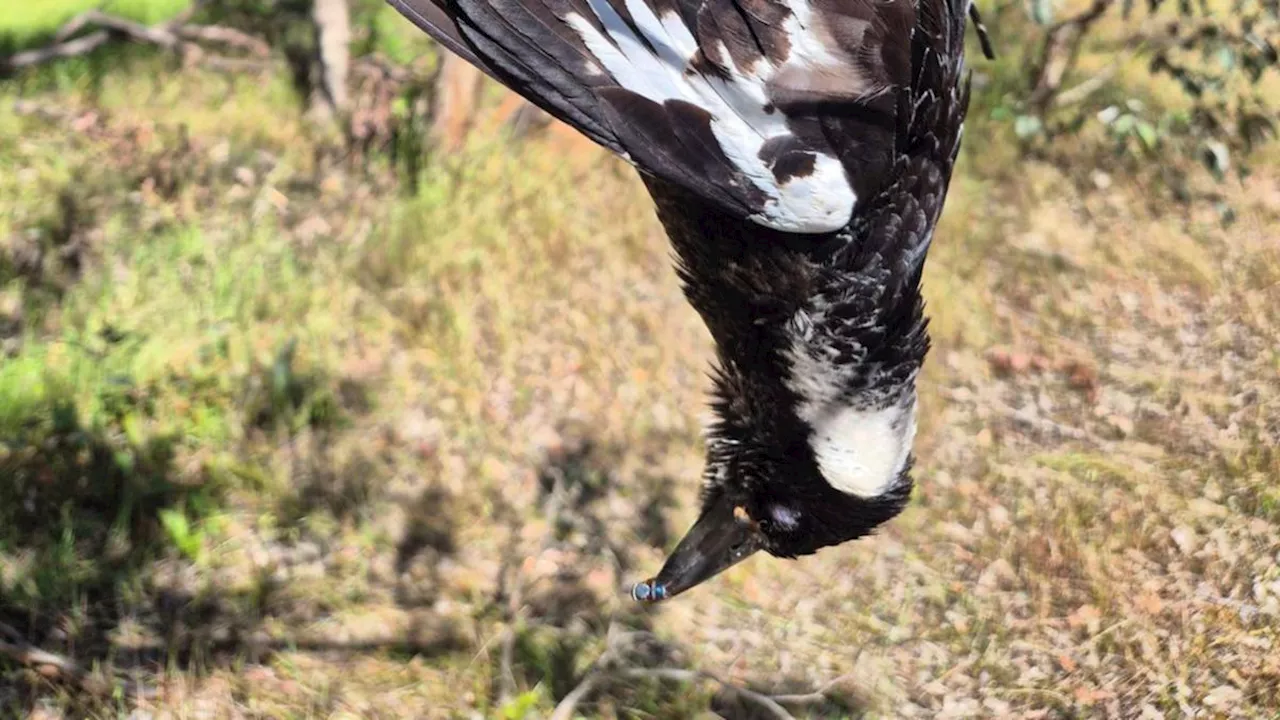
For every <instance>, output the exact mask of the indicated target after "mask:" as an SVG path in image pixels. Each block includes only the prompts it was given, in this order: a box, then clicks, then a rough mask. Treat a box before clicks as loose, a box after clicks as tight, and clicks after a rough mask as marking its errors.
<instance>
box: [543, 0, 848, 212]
mask: <svg viewBox="0 0 1280 720" xmlns="http://www.w3.org/2000/svg"><path fill="white" fill-rule="evenodd" d="M588 4H589V5H590V7H591V9H592V11H593V12H594V13H595V14H596V16H597V17H598V18H599V19H600V24H601V25H602V26H603V27H604V30H605V32H604V33H601V32H600V31H599V30H597V29H596V27H595V26H594V25H593V24H592V23H590V22H588V21H587V20H586V18H584V17H582V16H581V15H578V14H576V13H571V14H569V15H567V16H566V17H565V18H564V21H565V23H567V24H568V25H569V27H571V28H573V30H574V31H575V32H577V33H578V35H579V36H581V37H582V40H583V42H584V43H585V44H586V46H587V49H589V50H590V51H591V53H592V54H593V55H595V57H596V59H597V60H598V61H599V63H600V64H601V65H602V66H604V68H605V69H606V70H607V71H608V72H609V74H610V75H612V76H613V78H614V79H615V80H616V81H617V83H618V84H619V85H620V86H622V87H623V88H625V89H627V90H630V91H631V92H634V93H636V94H638V95H641V96H643V97H645V98H646V99H648V100H651V101H653V102H656V103H662V102H665V101H667V100H683V101H685V102H688V103H692V104H694V105H697V106H698V107H701V108H703V109H704V110H706V111H707V112H708V113H710V114H711V117H712V121H711V129H712V132H713V133H714V135H715V138H716V141H717V142H718V143H719V145H720V148H721V150H722V151H723V152H724V154H725V157H727V158H728V159H729V161H730V162H732V163H733V164H734V165H735V166H736V167H737V169H738V170H739V171H740V172H741V173H742V174H743V175H744V176H745V177H746V178H747V179H748V180H749V181H750V182H751V183H752V184H754V185H755V186H756V187H757V188H758V189H759V190H760V191H761V192H763V193H764V194H765V196H766V197H767V198H768V199H767V201H766V202H765V204H764V207H763V209H762V210H761V211H760V212H759V213H757V214H755V215H752V216H751V217H750V219H751V220H752V221H754V222H756V223H759V224H761V225H764V226H766V227H770V228H773V229H775V230H782V231H787V232H801V233H819V232H832V231H835V230H839V229H840V228H842V227H844V226H845V225H847V224H848V223H849V220H850V218H851V217H852V216H853V208H854V204H855V203H856V202H857V196H856V195H855V194H854V191H853V188H852V187H851V186H850V184H849V180H848V177H847V176H846V174H845V170H844V166H843V165H841V163H840V161H839V160H838V159H836V158H835V157H833V156H831V155H829V154H825V153H821V152H815V153H814V156H815V162H814V167H813V171H812V172H811V173H809V174H808V175H804V176H797V177H788V178H787V179H786V181H785V182H779V180H778V179H777V178H776V177H775V175H774V173H773V171H772V170H771V169H770V168H769V167H768V165H767V164H766V163H765V161H764V160H762V159H761V157H760V151H761V149H762V148H763V147H764V145H765V143H766V142H767V141H768V140H770V139H772V138H776V137H781V136H786V135H791V134H792V132H791V130H790V129H789V128H788V127H787V119H786V115H785V114H784V113H782V112H781V111H777V110H773V111H772V112H770V111H769V107H770V102H769V99H768V97H767V92H766V89H767V86H768V82H769V81H770V79H772V78H773V77H775V76H776V75H777V74H778V73H780V72H784V71H785V72H788V74H791V73H795V74H797V75H801V76H804V75H809V74H814V73H817V74H819V75H820V74H822V68H823V67H832V66H835V65H837V64H838V60H837V58H835V57H834V56H832V55H831V52H830V50H829V49H828V47H827V45H826V44H824V43H823V41H822V37H821V35H820V33H819V32H817V26H816V24H815V23H814V18H813V8H812V7H811V6H810V5H809V3H808V1H807V0H795V1H794V2H791V3H789V7H790V9H791V12H792V14H791V16H790V17H788V18H787V19H786V21H785V24H784V29H785V31H786V34H787V37H788V39H789V41H790V47H791V51H790V56H789V57H788V58H787V60H786V62H784V63H782V64H780V65H779V64H775V63H773V62H771V61H770V60H769V58H768V57H762V58H760V59H759V60H758V61H757V62H755V63H752V64H751V66H750V67H746V68H742V67H738V66H737V64H736V63H735V62H734V61H733V59H732V58H731V57H730V55H729V53H728V51H727V50H726V49H725V48H723V47H721V48H719V49H720V53H719V54H720V56H722V57H723V58H724V59H725V60H724V63H725V65H726V67H727V69H728V71H729V78H728V79H727V80H726V79H724V78H721V77H717V76H712V75H706V74H702V73H697V72H688V73H687V72H685V70H686V68H688V67H689V64H690V62H691V61H692V60H693V59H694V57H695V55H696V53H697V52H698V42H697V40H696V39H695V38H694V36H693V34H692V33H691V32H690V31H689V28H688V27H686V26H685V24H684V21H683V20H682V19H681V18H680V17H679V15H678V14H677V13H675V12H674V11H669V12H665V13H663V16H662V17H661V18H659V17H658V16H657V15H655V13H654V11H653V9H652V8H651V7H650V6H649V4H648V3H647V2H645V1H644V0H626V7H627V10H628V12H629V13H630V14H631V18H632V20H633V21H634V22H635V26H636V28H637V29H638V30H639V32H640V34H641V35H643V37H644V40H643V41H642V40H641V39H640V38H639V37H637V36H636V33H635V31H634V30H633V29H632V28H631V27H630V26H629V25H628V24H627V23H626V22H625V21H623V19H622V18H621V17H620V16H619V15H618V13H617V11H616V10H614V8H613V7H612V6H611V5H610V4H609V3H608V2H607V1H606V0H588ZM606 35H607V37H606ZM646 43H647V45H646ZM650 47H652V48H653V50H650V49H649V48H650Z"/></svg>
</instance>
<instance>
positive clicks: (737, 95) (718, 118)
mask: <svg viewBox="0 0 1280 720" xmlns="http://www.w3.org/2000/svg"><path fill="white" fill-rule="evenodd" d="M389 2H390V3H391V4H392V5H393V6H395V7H396V9H398V10H399V11H400V12H401V13H403V14H404V15H405V16H406V17H408V18H409V19H410V20H412V21H413V22H414V23H416V24H417V25H418V26H419V27H420V28H422V29H423V30H425V31H426V32H427V33H428V34H430V35H431V36H432V37H434V38H435V39H436V40H438V41H439V42H440V43H442V44H443V45H444V46H445V47H447V48H448V49H450V50H452V51H453V52H455V53H457V54H458V55H460V56H461V57H463V58H464V59H466V60H467V61H468V62H471V63H472V64H475V65H477V66H479V67H480V68H481V69H483V70H484V71H486V72H487V73H488V74H490V75H492V76H493V77H494V78H496V79H497V80H499V81H500V82H502V83H503V84H505V85H507V86H508V87H510V88H511V89H513V90H515V91H516V92H518V93H519V94H521V95H523V96H524V97H526V98H528V99H529V100H530V101H532V102H533V103H535V104H537V105H538V106H540V107H542V108H543V109H545V110H547V111H548V112H550V113H551V114H552V115H554V116H556V117H557V118H559V119H560V120H563V121H565V122H567V123H569V124H570V125H573V126H574V127H576V128H577V129H578V130H580V131H582V132H583V133H584V134H586V135H587V136H588V137H590V138H591V139H592V140H595V141H596V142H598V143H600V144H601V145H604V146H605V147H607V148H609V149H611V150H613V151H614V152H617V153H619V154H620V155H622V156H623V157H625V158H627V159H628V160H629V161H631V162H632V163H633V164H635V165H636V166H637V167H638V168H639V169H640V170H641V171H643V172H646V173H649V174H651V175H653V176H656V177H658V178H661V179H663V180H666V181H669V182H672V183H675V184H677V185H679V186H682V187H683V188H685V189H686V190H688V191H690V192H692V193H695V194H696V195H698V196H700V197H702V198H704V199H705V200H706V201H708V202H711V203H713V204H715V205H717V206H719V207H720V208H721V209H723V210H725V211H728V212H730V213H733V214H735V215H737V216H738V217H742V218H746V219H749V220H752V221H754V222H756V223H758V224H760V225H763V226H765V227H770V228H774V229H777V230H783V231H789V232H798V233H821V232H830V231H834V230H838V229H840V228H842V227H844V226H845V225H847V224H848V223H849V221H850V218H851V217H852V216H853V213H854V210H855V206H856V205H857V203H858V202H859V200H860V199H868V198H870V196H871V195H873V194H874V193H875V192H877V191H878V190H879V189H880V188H881V187H883V185H884V183H885V180H886V177H887V175H888V173H889V172H890V170H891V168H892V165H893V161H894V157H895V154H896V148H895V144H896V143H898V142H899V141H900V137H901V132H900V131H901V129H902V116H903V114H904V113H909V112H910V98H908V97H907V96H908V95H909V86H910V84H911V82H912V33H913V28H914V27H915V25H916V7H915V3H914V2H913V0H389Z"/></svg>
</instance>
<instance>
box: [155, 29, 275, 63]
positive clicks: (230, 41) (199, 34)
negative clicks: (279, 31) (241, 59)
mask: <svg viewBox="0 0 1280 720" xmlns="http://www.w3.org/2000/svg"><path fill="white" fill-rule="evenodd" d="M174 32H175V33H176V34H177V35H178V36H179V37H182V38H186V39H188V40H203V41H205V42H211V43H220V44H222V45H228V46H230V47H234V48H240V49H242V50H245V51H247V52H250V53H253V54H254V55H257V56H258V57H266V56H268V55H270V54H271V46H270V45H268V44H267V42H266V41H265V40H263V39H262V38H256V37H254V36H252V35H250V34H248V33H245V32H241V31H239V30H236V29H235V28H229V27H225V26H223V25H180V26H178V27H176V28H174Z"/></svg>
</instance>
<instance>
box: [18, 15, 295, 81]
mask: <svg viewBox="0 0 1280 720" xmlns="http://www.w3.org/2000/svg"><path fill="white" fill-rule="evenodd" d="M190 12H193V10H189V11H187V12H184V13H182V14H181V15H179V16H178V17H176V18H174V19H173V20H170V21H169V22H165V23H160V24H158V25H143V24H141V23H137V22H134V21H132V20H128V19H126V18H122V17H119V16H116V15H108V14H106V13H104V12H101V11H98V10H89V11H87V12H83V13H80V14H79V15H76V16H75V17H73V18H71V19H70V20H68V21H67V22H66V23H64V24H63V26H62V27H61V28H59V29H58V31H57V32H56V33H54V36H53V43H52V44H50V45H48V46H46V47H42V48H36V49H34V50H27V51H24V52H20V53H16V54H14V55H11V56H9V57H8V58H4V59H0V69H3V70H9V71H13V70H17V69H19V68H24V67H30V66H32V65H39V64H40V63H44V62H48V61H50V60H56V59H60V58H69V57H76V56H79V55H85V54H87V53H89V52H92V51H93V50H95V49H97V48H98V47H100V46H102V45H103V44H104V43H106V42H107V41H108V40H111V39H112V38H117V37H123V38H127V39H129V40H131V41H133V42H138V43H146V44H150V45H156V46H158V47H162V48H165V49H168V50H174V51H177V52H179V53H181V54H182V55H183V56H184V57H197V58H201V59H203V60H204V61H205V62H207V63H208V64H209V65H211V66H214V67H217V68H219V69H257V68H260V67H261V66H262V63H261V62H260V60H261V59H265V58H266V57H268V56H269V55H270V54H271V47H270V46H269V45H268V44H267V43H266V41H264V40H262V39H260V38H257V37H254V36H252V35H249V34H248V33H245V32H242V31H240V30H236V29H235V28H230V27H224V26H222V25H188V24H186V19H187V18H188V17H189V16H190ZM87 28H97V29H96V30H94V31H93V32H91V33H89V34H87V35H80V36H79V37H76V35H77V34H78V33H80V32H81V31H83V30H85V29H87ZM197 41H198V42H204V43H211V44H217V45H224V46H227V47H231V48H236V49H239V50H242V51H244V52H247V53H249V54H251V55H253V56H254V57H256V58H259V60H258V61H255V60H246V59H244V58H234V57H221V56H216V55H206V54H205V53H204V52H203V51H202V50H201V49H200V48H199V46H198V45H197V44H196V43H197Z"/></svg>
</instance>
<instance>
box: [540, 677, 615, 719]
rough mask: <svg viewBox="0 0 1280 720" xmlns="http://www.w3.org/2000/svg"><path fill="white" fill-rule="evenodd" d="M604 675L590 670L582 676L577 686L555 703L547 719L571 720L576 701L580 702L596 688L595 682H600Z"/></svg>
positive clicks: (576, 706)
mask: <svg viewBox="0 0 1280 720" xmlns="http://www.w3.org/2000/svg"><path fill="white" fill-rule="evenodd" d="M604 675H605V673H604V672H602V671H599V670H592V671H591V672H589V673H587V676H586V677H584V678H582V682H580V683H578V686H577V687H575V688H574V689H572V690H570V691H569V694H568V695H565V696H564V697H563V698H561V700H560V702H559V703H557V704H556V709H555V710H554V711H553V712H552V713H551V717H550V718H549V720H571V719H572V718H573V711H574V710H577V709H578V703H580V702H582V700H583V699H584V698H586V697H587V695H588V694H590V693H591V691H592V690H595V689H596V683H598V682H600V680H601V678H603V677H604Z"/></svg>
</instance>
